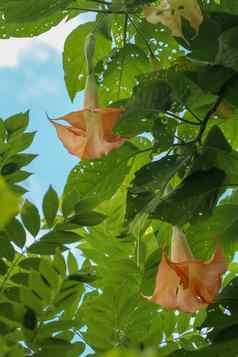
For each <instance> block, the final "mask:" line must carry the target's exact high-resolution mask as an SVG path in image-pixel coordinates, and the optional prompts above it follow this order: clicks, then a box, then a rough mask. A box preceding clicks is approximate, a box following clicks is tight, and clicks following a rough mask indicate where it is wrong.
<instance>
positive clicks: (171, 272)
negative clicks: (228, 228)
mask: <svg viewBox="0 0 238 357" xmlns="http://www.w3.org/2000/svg"><path fill="white" fill-rule="evenodd" d="M226 269H227V264H226V262H225V259H224V257H223V256H222V253H221V249H220V247H219V246H218V245H217V247H216V250H215V253H214V255H213V257H212V258H211V259H210V260H209V261H205V262H202V261H200V260H198V259H195V258H194V257H193V255H192V252H191V250H190V248H189V246H188V244H187V241H186V237H185V236H184V234H183V233H182V232H181V231H180V230H179V229H178V228H177V227H174V228H173V237H172V250H171V259H169V258H168V257H167V256H166V254H163V257H162V260H161V263H160V265H159V268H158V272H157V276H156V283H155V290H154V293H153V295H152V296H150V297H147V299H148V300H150V301H152V302H155V303H158V304H160V305H161V306H163V307H164V308H167V309H178V310H180V311H184V312H189V313H192V312H195V311H197V310H199V309H202V308H205V307H206V306H207V305H208V304H211V303H213V301H214V299H215V297H216V295H217V294H218V292H219V289H220V287H221V275H222V273H224V272H225V271H226Z"/></svg>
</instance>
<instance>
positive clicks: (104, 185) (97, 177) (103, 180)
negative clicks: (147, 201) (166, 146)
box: [63, 143, 137, 216]
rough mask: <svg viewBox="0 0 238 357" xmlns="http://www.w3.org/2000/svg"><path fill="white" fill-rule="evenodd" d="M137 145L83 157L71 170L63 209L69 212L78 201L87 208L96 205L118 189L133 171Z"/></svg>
mask: <svg viewBox="0 0 238 357" xmlns="http://www.w3.org/2000/svg"><path fill="white" fill-rule="evenodd" d="M136 152H137V149H136V147H135V146H134V145H132V144H130V143H126V144H124V145H123V146H122V147H121V148H120V149H118V150H114V151H113V152H112V153H111V154H110V155H108V156H106V157H104V158H103V159H100V160H96V161H89V160H88V161H81V162H80V163H79V164H78V165H77V166H76V167H75V168H74V169H73V170H72V172H71V173H70V175H69V177H68V181H67V184H66V186H65V189H64V194H63V213H64V215H65V216H67V215H68V214H69V213H70V212H72V210H73V209H74V206H75V205H76V204H77V203H80V207H81V208H82V209H84V210H86V209H87V210H88V209H91V208H94V207H96V206H97V205H98V204H99V203H101V202H103V201H105V200H108V199H110V198H111V197H112V195H113V194H114V193H115V192H116V191H117V189H118V188H119V186H120V185H121V184H122V182H123V181H124V180H125V178H126V176H127V174H128V173H129V171H130V163H131V162H132V161H131V160H132V156H133V154H135V153H136Z"/></svg>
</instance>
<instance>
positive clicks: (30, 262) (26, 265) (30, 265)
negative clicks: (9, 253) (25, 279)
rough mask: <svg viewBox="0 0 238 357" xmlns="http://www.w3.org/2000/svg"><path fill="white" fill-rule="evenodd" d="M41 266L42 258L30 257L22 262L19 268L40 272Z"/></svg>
mask: <svg viewBox="0 0 238 357" xmlns="http://www.w3.org/2000/svg"><path fill="white" fill-rule="evenodd" d="M39 265H40V258H35V257H29V258H25V259H24V260H22V261H20V263H19V266H20V267H22V268H23V269H26V270H31V269H33V270H38V268H39Z"/></svg>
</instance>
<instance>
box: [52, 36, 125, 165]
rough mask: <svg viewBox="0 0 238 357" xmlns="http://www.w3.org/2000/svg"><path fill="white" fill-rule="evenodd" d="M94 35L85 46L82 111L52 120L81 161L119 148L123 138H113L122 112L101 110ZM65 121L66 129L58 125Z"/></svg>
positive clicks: (107, 109) (113, 109)
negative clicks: (85, 75)
mask: <svg viewBox="0 0 238 357" xmlns="http://www.w3.org/2000/svg"><path fill="white" fill-rule="evenodd" d="M94 48H95V36H94V35H93V34H90V35H89V36H88V37H87V38H86V43H85V59H86V62H87V68H88V76H87V82H86V87H85V95H84V106H83V107H84V108H83V110H79V111H76V112H73V113H70V114H67V115H65V116H62V117H60V118H56V119H53V120H51V122H52V123H53V125H54V127H55V128H56V131H57V135H58V137H59V139H60V140H61V141H62V143H63V144H64V146H65V148H66V149H67V150H68V151H69V152H70V153H71V154H72V155H75V156H77V157H79V158H80V159H83V160H92V159H98V158H100V157H102V156H103V155H107V154H108V153H109V152H110V151H112V150H113V149H117V148H119V147H120V146H121V145H122V144H123V143H124V141H125V140H126V138H124V137H121V136H115V135H113V134H112V130H113V128H114V127H115V125H116V123H117V122H118V120H119V119H120V115H121V113H122V109H120V108H104V109H103V108H100V107H99V100H98V95H97V85H96V80H95V75H94V68H93V63H92V61H93V53H94ZM58 120H64V121H66V122H67V123H68V124H70V125H69V126H65V125H62V124H58V123H57V122H56V121H58Z"/></svg>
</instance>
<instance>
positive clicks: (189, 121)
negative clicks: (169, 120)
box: [166, 112, 201, 126]
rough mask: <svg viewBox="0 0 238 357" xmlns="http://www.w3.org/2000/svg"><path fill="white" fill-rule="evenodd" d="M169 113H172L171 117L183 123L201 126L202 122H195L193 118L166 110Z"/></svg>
mask: <svg viewBox="0 0 238 357" xmlns="http://www.w3.org/2000/svg"><path fill="white" fill-rule="evenodd" d="M166 114H167V115H170V116H171V117H173V118H175V119H177V120H179V121H181V122H183V123H187V124H190V125H195V126H200V125H201V123H195V122H193V121H191V120H187V119H184V118H180V117H179V116H178V115H176V114H174V113H171V112H166Z"/></svg>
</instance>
